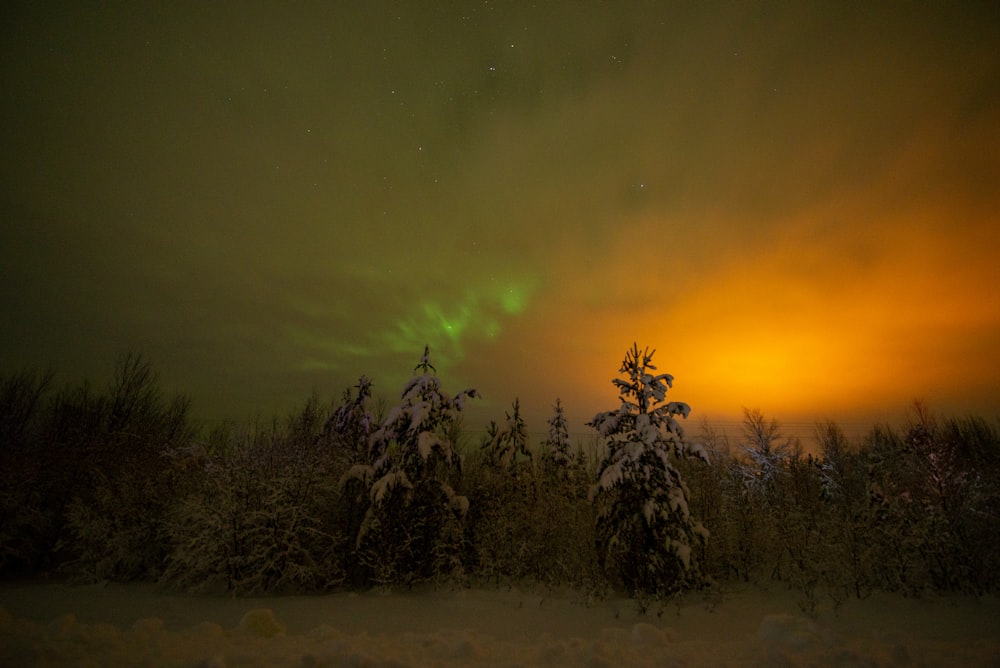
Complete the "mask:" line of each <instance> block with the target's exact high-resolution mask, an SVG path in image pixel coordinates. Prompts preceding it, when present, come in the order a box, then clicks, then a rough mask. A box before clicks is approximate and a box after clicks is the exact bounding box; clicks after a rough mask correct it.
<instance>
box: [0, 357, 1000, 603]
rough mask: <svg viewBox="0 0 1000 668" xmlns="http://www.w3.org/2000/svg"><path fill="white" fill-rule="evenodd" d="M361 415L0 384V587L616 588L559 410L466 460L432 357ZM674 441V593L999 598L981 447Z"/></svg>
mask: <svg viewBox="0 0 1000 668" xmlns="http://www.w3.org/2000/svg"><path fill="white" fill-rule="evenodd" d="M371 392H372V387H371V383H370V381H368V380H367V379H366V378H361V379H360V380H359V382H358V384H357V385H356V386H354V387H352V388H350V389H348V390H346V391H345V392H344V394H343V395H342V396H341V397H340V398H339V399H338V400H337V401H334V402H322V401H320V400H319V399H318V398H317V397H312V398H310V399H309V400H308V401H307V402H306V403H305V404H304V406H303V407H302V408H301V410H299V411H297V412H296V413H295V414H294V415H292V416H290V417H288V418H286V419H273V420H271V421H267V422H253V423H250V424H247V425H235V424H232V425H226V426H222V427H217V428H215V429H212V430H211V431H210V432H207V433H201V432H200V431H199V430H198V429H196V428H195V427H194V426H193V422H192V420H191V419H190V414H189V404H188V401H187V400H186V399H184V398H183V397H166V396H164V395H163V393H162V392H161V391H160V389H159V387H158V384H157V380H156V376H155V374H154V373H153V371H152V369H151V367H150V365H149V363H148V362H147V361H146V360H145V359H144V358H142V357H139V356H129V357H126V358H124V359H123V360H122V361H121V362H120V363H119V365H118V368H117V369H116V372H115V374H114V377H113V379H112V381H111V382H110V383H109V384H108V386H107V387H106V388H103V389H100V390H98V389H95V388H94V387H92V386H90V385H87V384H84V385H82V386H78V387H69V388H65V389H56V388H53V387H52V376H51V375H44V374H37V373H19V374H14V375H11V376H9V377H7V378H5V379H2V381H0V572H2V574H3V575H4V576H7V577H24V576H34V575H38V574H46V573H67V574H71V575H73V576H77V577H82V578H86V579H89V580H95V581H104V580H109V581H156V582H161V583H163V584H165V585H169V586H176V587H181V588H185V589H192V590H202V591H220V590H223V591H232V592H238V593H262V592H318V591H329V590H335V589H344V588H367V587H371V586H380V585H383V586H390V585H411V584H416V583H419V582H449V583H458V584H466V583H482V584H485V583H499V584H505V583H525V582H531V583H538V584H541V585H545V586H551V587H568V588H573V589H576V590H578V591H580V592H583V593H585V594H593V595H599V594H601V593H602V592H604V591H607V590H608V589H609V588H617V587H621V586H622V580H621V574H622V573H623V572H624V573H627V572H628V569H624V570H623V568H622V566H623V564H622V563H618V564H617V565H616V566H617V569H615V568H609V565H608V564H607V563H604V560H603V559H602V558H600V550H598V549H595V543H596V542H599V541H598V538H599V535H598V534H599V531H598V530H597V529H596V528H595V527H596V526H598V525H599V523H598V521H597V520H598V512H599V507H600V505H601V504H600V503H599V502H595V500H594V490H595V483H596V482H597V479H598V472H599V467H601V466H602V464H601V463H600V462H596V461H591V460H590V459H588V458H587V457H585V456H584V455H583V453H582V452H581V450H580V447H579V445H580V444H576V445H575V447H574V446H573V445H571V444H570V442H569V436H568V430H567V428H566V421H565V418H564V417H563V413H562V407H561V406H560V405H559V404H558V403H557V405H556V409H555V412H554V414H553V417H552V419H551V420H550V421H549V432H548V433H549V436H548V437H547V438H546V439H545V441H544V442H542V443H528V438H527V435H526V434H527V432H526V429H525V425H524V422H523V420H522V419H521V417H520V414H519V406H518V404H517V402H516V401H515V402H514V403H513V405H512V407H511V410H510V411H509V412H508V413H507V414H506V416H505V418H504V419H503V420H500V421H499V422H498V423H494V424H492V425H491V426H490V429H489V430H488V431H487V434H486V436H484V437H482V438H481V439H480V440H479V442H476V443H469V442H464V441H463V436H462V422H461V413H462V409H463V407H464V405H465V403H466V402H467V401H474V400H475V399H476V397H477V393H476V392H475V391H474V390H465V391H463V392H460V393H458V394H455V395H451V394H448V393H446V392H444V390H443V389H442V387H441V384H440V381H439V379H438V377H437V375H436V373H435V371H434V369H433V366H431V364H430V360H429V357H428V353H427V351H425V354H424V356H423V357H422V358H421V360H420V363H419V364H418V366H417V368H416V369H415V370H414V374H413V378H412V379H411V381H410V382H409V383H408V384H407V385H406V387H404V388H403V391H402V392H401V394H400V400H399V403H398V404H396V405H387V406H386V405H382V404H381V403H379V402H375V401H373V399H372V394H371ZM692 431H693V430H691V429H690V425H689V435H690V436H691V437H692V439H691V440H695V441H700V442H702V443H703V445H704V446H705V448H704V449H705V450H707V452H708V455H709V463H708V464H705V463H703V462H701V461H694V460H691V461H689V460H680V461H677V462H674V464H673V465H674V466H675V467H676V470H677V471H678V472H679V473H680V474H681V475H683V478H684V481H683V482H682V481H681V480H680V477H679V476H677V478H676V480H677V483H678V485H679V487H678V489H681V488H683V489H684V493H685V494H686V495H688V496H689V497H690V498H689V499H687V501H688V502H689V505H690V514H691V516H693V517H696V518H698V519H700V521H701V523H702V524H703V525H704V526H705V528H707V530H708V532H709V533H710V537H709V538H708V540H707V541H704V542H698V543H696V544H692V549H694V550H695V551H696V552H697V554H696V555H692V556H691V558H690V563H697V564H698V565H699V568H700V569H701V572H702V575H704V576H706V578H703V579H701V580H691V582H696V583H698V584H704V583H705V582H707V581H708V580H709V579H715V580H717V581H725V580H733V579H738V580H755V581H760V580H766V581H774V582H778V583H784V584H786V585H787V586H790V587H794V588H795V589H796V590H797V591H798V592H800V597H801V604H802V606H803V609H806V610H812V609H815V606H816V605H817V604H818V602H819V601H820V600H823V599H824V598H828V599H832V600H833V601H834V602H839V601H842V600H844V599H845V598H847V597H863V596H866V595H868V594H869V593H871V592H873V591H877V590H878V591H896V592H905V593H908V594H918V593H920V592H923V591H927V590H940V591H963V592H972V593H983V592H989V591H996V590H997V587H998V584H1000V575H998V574H1000V548H998V541H997V540H996V536H997V535H1000V438H998V430H997V426H996V424H994V423H991V422H988V421H986V420H984V419H981V418H976V417H969V418H948V419H943V420H937V419H935V418H934V417H932V416H931V415H930V414H928V413H927V412H926V411H924V410H917V411H915V413H914V415H913V419H912V420H911V422H910V423H909V424H907V425H905V426H903V427H901V428H892V427H889V426H884V425H879V426H874V427H872V429H871V430H870V432H869V433H868V434H867V435H866V436H865V437H863V438H861V439H858V440H856V441H849V440H848V439H847V438H845V437H844V435H843V433H842V432H841V431H840V430H839V429H838V428H837V426H836V425H835V424H832V423H831V424H826V425H822V426H820V427H818V428H817V439H818V452H819V454H818V455H805V454H803V452H802V449H801V447H800V444H798V443H797V442H796V441H794V440H792V439H789V438H786V437H784V436H783V435H782V433H781V428H780V425H778V424H777V423H776V422H774V421H771V420H768V419H767V418H765V417H764V416H763V415H762V414H761V413H760V412H759V411H756V410H751V411H747V412H746V415H745V421H744V434H743V437H742V438H741V439H740V440H739V442H738V443H733V444H731V443H728V442H727V441H726V439H724V438H721V437H719V436H718V435H717V434H715V433H713V432H712V431H711V430H710V429H707V428H703V429H702V433H700V434H691V433H690V432H692ZM595 446H596V447H595V448H594V449H599V447H602V444H601V443H600V441H599V439H597V436H596V435H595ZM606 465H607V461H606V462H605V463H604V464H603V466H606ZM605 479H607V477H606V476H605ZM685 482H686V486H685V485H684V483H685ZM612 488H613V486H608V489H612ZM614 489H617V488H616V487H614ZM599 496H600V495H598V497H599ZM671 498H673V497H671ZM597 501H600V499H599V498H598V499H597ZM665 503H667V502H666V501H665ZM670 503H672V501H670ZM685 514H686V509H685ZM664 516H665V517H666V515H664ZM647 519H648V518H647ZM626 521H627V518H626ZM639 524H641V522H640V523H639ZM628 558H630V559H642V558H644V557H643V554H642V553H641V552H637V553H633V554H632V555H631V556H630V557H628ZM654 572H659V571H654ZM663 572H666V571H663ZM626 588H627V587H626Z"/></svg>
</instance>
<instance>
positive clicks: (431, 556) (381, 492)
mask: <svg viewBox="0 0 1000 668" xmlns="http://www.w3.org/2000/svg"><path fill="white" fill-rule="evenodd" d="M478 396H479V393H478V392H477V391H476V390H474V389H467V390H464V391H462V392H460V393H458V394H457V395H455V396H454V397H451V396H448V395H446V394H445V393H444V391H443V390H442V388H441V383H440V381H439V380H438V377H437V373H436V370H435V369H434V367H433V366H432V365H431V363H430V348H429V347H425V348H424V354H423V356H422V357H421V359H420V363H419V364H418V365H417V366H416V368H415V369H414V375H413V377H412V378H411V379H410V381H409V382H408V383H407V384H406V386H405V387H404V388H403V392H402V395H401V398H400V403H399V405H397V406H395V407H393V408H392V409H390V411H389V413H388V415H387V416H386V418H385V420H384V421H383V422H382V424H381V425H380V426H379V427H378V429H376V430H375V431H374V433H372V435H371V438H370V446H369V451H368V463H364V464H359V465H356V466H354V467H353V468H352V469H351V470H350V471H349V472H348V474H347V476H346V477H345V479H344V485H345V486H347V485H350V484H357V483H360V485H361V487H362V489H364V490H365V492H366V495H367V502H368V505H367V510H366V512H365V516H364V519H363V520H362V523H361V526H360V528H359V530H358V534H357V539H356V543H355V546H356V550H357V553H358V556H359V559H360V561H361V563H363V564H364V565H365V566H366V567H367V568H368V569H369V571H370V574H371V578H372V579H373V581H374V582H376V583H378V584H380V585H390V584H412V583H414V582H419V581H423V580H428V579H432V578H439V577H443V576H449V575H451V576H460V575H461V573H462V563H461V560H460V555H461V552H462V549H461V548H462V546H461V541H462V526H461V522H462V519H463V518H464V516H465V513H466V512H467V510H468V499H467V498H465V497H463V496H459V495H457V494H456V493H455V490H454V487H453V483H454V481H455V479H456V478H457V476H458V475H459V474H460V472H461V461H460V459H459V456H458V453H457V452H456V450H455V444H454V443H453V442H452V440H451V438H450V437H449V434H450V430H451V427H452V426H453V424H454V423H455V422H456V421H457V420H458V417H459V413H460V412H461V411H462V409H463V408H464V406H465V401H466V400H467V399H473V398H475V397H478ZM355 481H356V482H355Z"/></svg>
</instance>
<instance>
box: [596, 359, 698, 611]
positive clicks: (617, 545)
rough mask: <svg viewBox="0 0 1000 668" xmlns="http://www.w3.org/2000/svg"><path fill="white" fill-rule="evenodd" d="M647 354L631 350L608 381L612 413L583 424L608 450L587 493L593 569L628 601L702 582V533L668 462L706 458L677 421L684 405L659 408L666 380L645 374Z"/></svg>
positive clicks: (669, 380)
mask: <svg viewBox="0 0 1000 668" xmlns="http://www.w3.org/2000/svg"><path fill="white" fill-rule="evenodd" d="M654 352H655V351H650V350H649V349H648V348H647V349H645V350H643V351H641V352H640V350H639V346H638V345H637V344H633V346H632V349H631V350H629V351H628V352H627V353H626V355H625V359H624V361H623V362H622V366H621V368H620V369H619V373H621V374H622V375H623V376H624V379H615V380H613V381H612V382H613V384H614V385H615V386H616V387H617V388H618V391H619V395H620V397H619V399H620V406H619V408H618V410H615V411H608V412H604V413H598V414H597V415H595V416H594V419H593V420H592V421H591V422H590V423H588V424H589V425H590V426H592V427H594V429H596V430H597V431H598V433H599V434H600V436H601V438H603V439H604V440H605V442H606V444H607V449H608V452H607V455H606V456H605V458H604V460H603V461H602V462H601V464H600V466H599V467H598V471H597V484H596V485H595V486H594V488H593V491H592V497H593V498H594V500H595V501H596V502H597V504H598V508H599V510H598V518H597V541H598V552H599V556H600V559H601V563H602V565H603V567H604V568H605V569H606V570H607V572H608V573H609V574H612V575H613V576H617V577H618V578H620V580H621V582H622V584H623V585H624V586H625V588H626V590H627V591H628V592H629V594H632V595H636V596H654V597H662V596H669V595H672V594H675V593H677V592H680V591H683V590H685V589H688V588H690V587H697V586H700V585H701V583H702V573H701V569H700V566H699V563H698V559H697V553H696V552H695V551H693V548H695V547H697V546H700V545H701V544H702V543H703V542H704V541H705V540H706V539H707V537H708V531H707V530H706V529H705V528H704V527H703V526H702V525H701V523H700V522H698V521H697V520H695V519H694V518H693V517H692V516H691V513H690V510H689V506H688V499H689V497H690V492H689V490H688V488H687V485H686V484H685V483H684V481H683V480H682V478H681V475H680V472H679V470H678V469H677V467H676V466H675V465H674V461H675V460H676V459H679V458H699V459H702V460H704V461H705V462H707V461H708V456H707V454H706V453H705V451H704V450H703V449H702V448H701V447H700V446H698V445H696V444H694V443H691V442H689V441H688V440H687V439H686V438H685V436H684V430H683V428H682V427H681V425H680V424H679V423H678V422H677V419H676V418H677V416H681V417H685V418H686V417H687V416H688V414H689V413H690V408H689V407H688V405H687V404H684V403H681V402H676V401H671V402H667V403H664V402H665V398H666V393H667V390H668V388H670V387H671V385H672V383H673V377H672V376H670V375H669V374H657V375H653V374H652V373H651V372H652V371H655V370H656V367H655V366H653V364H652V358H653V353H654Z"/></svg>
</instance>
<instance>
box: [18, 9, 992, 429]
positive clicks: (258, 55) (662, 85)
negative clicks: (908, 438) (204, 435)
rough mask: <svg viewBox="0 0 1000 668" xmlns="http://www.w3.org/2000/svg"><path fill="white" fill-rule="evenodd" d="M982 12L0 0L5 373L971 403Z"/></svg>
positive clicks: (982, 331)
mask: <svg viewBox="0 0 1000 668" xmlns="http://www.w3.org/2000/svg"><path fill="white" fill-rule="evenodd" d="M349 4H353V5H354V6H353V8H352V7H350V6H348V5H349ZM998 7H1000V5H997V3H995V2H982V3H978V2H921V3H892V4H882V3H874V2H872V3H869V2H861V3H856V2H825V1H824V2H816V3H809V2H775V3H768V2H764V3H753V2H746V3H743V2H738V3H724V4H723V3H720V4H716V3H702V2H692V3H676V2H661V3H655V2H642V3H630V2H608V3H582V2H566V3H561V2H559V3H556V2H552V3H550V2H538V3H525V2H519V3H502V2H433V3H431V2H358V3H344V2H329V3H319V2H316V3H313V2H273V3H269V2H233V3H221V2H220V3H216V2H205V3H202V2H191V3H186V2H177V3H174V2H164V3H139V2H120V3H119V2H100V3H98V2H71V3H67V2H38V3H21V2H13V3H4V5H3V9H0V26H2V32H3V34H2V40H0V66H2V72H0V96H2V98H0V147H2V149H0V166H2V167H0V168H2V179H0V182H2V186H0V188H2V190H0V216H2V219H0V220H2V223H0V248H2V258H0V273H2V288H0V312H2V316H0V342H2V349H0V370H2V371H4V372H5V373H9V372H12V371H17V370H21V369H25V368H32V369H40V370H43V369H46V368H52V369H55V370H57V371H58V372H59V373H60V376H59V378H60V379H63V380H65V381H66V382H74V381H79V380H80V379H82V378H85V377H86V378H90V379H91V380H93V381H95V382H96V383H99V384H103V383H104V382H107V380H109V379H110V377H111V372H112V370H113V368H114V364H115V360H116V359H117V358H118V357H120V356H121V355H123V354H124V353H127V352H129V351H133V352H141V353H143V354H144V355H146V356H147V357H148V358H149V359H150V361H151V363H152V364H153V367H154V368H155V369H156V370H157V371H158V372H159V376H160V380H161V384H162V385H163V386H164V387H165V388H166V389H168V390H170V391H181V392H184V393H186V394H188V395H190V396H191V398H192V400H193V412H194V414H195V415H196V416H198V417H200V418H203V419H206V420H209V421H215V420H220V419H224V418H229V419H235V420H238V421H239V420H245V419H247V418H248V417H249V416H251V415H254V414H258V413H260V414H263V415H265V416H269V415H271V414H273V413H284V412H286V411H288V410H290V409H292V408H293V407H295V406H298V405H301V404H302V403H304V401H305V400H306V399H307V398H308V397H309V395H310V393H311V392H312V390H313V389H314V388H315V389H316V390H317V391H318V392H319V394H320V395H321V396H322V397H324V398H327V399H332V398H335V397H337V396H339V394H340V392H341V391H342V390H343V389H344V388H345V387H347V386H348V385H351V384H353V383H354V382H356V380H357V377H358V376H359V375H361V374H367V375H368V376H370V377H373V378H374V380H375V385H376V390H377V391H378V392H379V393H380V394H383V395H384V396H386V397H387V398H394V397H395V396H397V394H398V392H399V390H400V389H401V386H402V383H403V382H404V381H405V379H406V378H408V377H409V375H410V373H411V371H412V369H413V367H414V366H415V365H416V364H417V362H418V361H419V357H420V354H421V353H422V351H423V346H424V344H425V343H427V344H429V345H430V347H431V361H432V362H433V363H434V364H435V366H436V368H437V371H438V373H439V375H440V376H441V377H442V380H443V382H444V385H445V388H446V389H448V390H450V391H452V392H458V391H459V390H461V389H463V388H465V387H476V388H478V389H479V390H480V391H481V392H482V393H483V394H484V396H485V399H484V400H483V401H482V402H480V405H479V408H478V409H477V412H474V413H473V416H470V418H469V419H468V420H467V421H469V420H472V421H473V422H474V421H475V420H477V419H478V420H485V419H486V418H488V417H493V418H496V419H498V420H499V419H502V418H503V414H504V411H505V410H509V407H510V403H511V402H512V401H513V399H514V398H515V397H519V398H520V400H521V404H522V406H523V407H524V409H525V413H526V416H527V418H528V420H529V425H528V426H529V429H531V430H533V431H543V430H544V429H545V428H546V427H545V424H544V419H545V418H547V417H548V416H549V415H550V414H551V406H552V404H553V403H554V401H555V399H556V397H561V398H562V401H563V404H564V405H565V406H566V409H567V412H568V415H569V418H570V420H571V421H572V422H573V423H574V424H575V425H579V427H578V428H574V431H583V429H582V423H583V422H584V421H585V420H587V419H589V418H591V417H592V416H593V414H594V413H595V412H596V411H599V410H608V409H613V408H615V407H616V406H617V404H618V400H617V395H616V393H615V389H614V388H613V387H612V385H611V382H610V381H611V379H612V378H613V377H615V375H616V371H617V369H618V366H619V365H620V363H621V360H622V357H623V355H624V353H625V351H626V349H628V348H629V347H630V346H631V344H632V342H633V341H638V342H639V345H640V347H642V346H650V347H653V348H656V349H657V354H656V357H655V360H656V361H657V362H658V363H659V368H660V370H661V371H665V372H669V373H672V374H673V375H674V376H675V377H676V380H675V384H674V390H673V392H672V395H673V397H672V398H674V399H676V400H681V401H686V402H688V403H689V404H691V405H692V408H693V413H692V420H694V419H696V418H701V417H705V416H707V417H709V418H720V419H721V418H726V417H730V418H731V417H733V416H738V415H739V414H740V411H741V407H743V406H747V407H757V408H760V409H762V410H763V411H764V412H765V414H768V415H774V416H777V417H778V418H780V419H784V420H792V421H795V420H802V421H810V420H814V419H818V418H834V419H841V420H847V421H851V420H871V419H875V418H878V419H882V418H883V416H896V415H900V416H901V415H903V414H904V412H905V409H906V407H907V405H908V404H909V403H910V402H911V401H912V400H913V399H915V398H923V399H925V400H927V402H928V403H929V404H930V406H931V408H932V409H936V410H939V411H942V412H956V413H966V412H978V413H981V414H985V415H987V416H994V415H997V414H998V413H1000V268H998V267H1000V262H998V242H1000V187H998V186H1000V183H998V181H1000V55H998V54H1000V50H998V44H1000V10H998ZM477 416H478V417H477Z"/></svg>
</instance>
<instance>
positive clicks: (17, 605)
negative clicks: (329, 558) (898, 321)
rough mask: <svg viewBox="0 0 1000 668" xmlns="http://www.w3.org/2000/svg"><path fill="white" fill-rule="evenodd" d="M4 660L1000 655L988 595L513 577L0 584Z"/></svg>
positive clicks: (997, 614) (794, 661)
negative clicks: (216, 591)
mask: <svg viewBox="0 0 1000 668" xmlns="http://www.w3.org/2000/svg"><path fill="white" fill-rule="evenodd" d="M0 607H2V609H0V665H3V666H88V665H92V666H190V667H194V666H204V667H209V666H212V667H219V668H221V667H223V666H303V667H306V666H518V665H539V666H727V665H728V666H1000V602H998V600H997V599H996V598H995V597H987V598H983V599H978V600H977V599H973V598H967V597H960V598H942V597H931V598H926V599H907V598H902V597H898V596H886V595H874V596H872V597H870V598H868V599H865V600H862V601H849V602H847V603H846V604H844V605H843V606H841V608H840V609H839V610H837V611H834V610H833V609H832V608H829V607H822V606H821V608H820V610H819V614H818V615H817V617H816V619H810V618H808V617H805V616H804V615H802V614H801V612H800V610H799V608H798V606H797V605H796V603H795V597H794V596H793V595H791V594H790V593H789V592H786V591H784V590H782V589H774V590H771V591H764V590H761V589H758V588H755V587H740V588H732V589H730V590H728V591H726V593H725V594H724V596H723V598H722V601H721V602H719V603H718V604H716V605H710V604H709V603H708V602H707V601H706V600H705V599H704V598H702V597H689V598H688V599H686V600H685V601H683V602H681V603H679V604H674V605H671V606H670V607H668V608H667V609H665V610H663V611H662V614H660V615H657V614H656V612H655V611H653V612H650V613H647V614H645V615H640V614H638V611H637V609H636V607H635V604H634V603H632V602H630V601H628V600H622V599H611V600H600V601H590V602H587V601H585V600H581V598H580V597H579V596H578V595H576V594H574V593H562V594H553V595H543V594H540V593H528V592H521V591H518V590H511V591H506V590H503V591H489V590H463V591H424V592H420V593H391V594H379V593H366V594H335V595H328V596H314V597H306V596H295V597H271V598H258V599H252V598H237V599H233V598H226V597H220V596H189V595H179V594H171V593H164V592H162V591H158V590H157V589H155V588H153V587H150V586H137V585H131V586H122V585H110V586H106V587H105V586H71V585H65V584H19V583H8V584H4V585H0Z"/></svg>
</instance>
